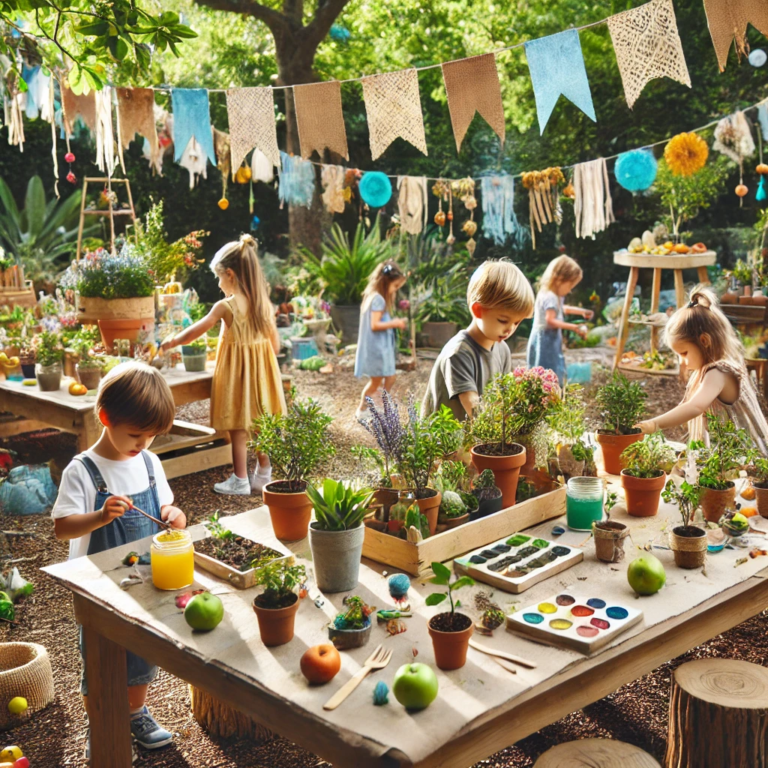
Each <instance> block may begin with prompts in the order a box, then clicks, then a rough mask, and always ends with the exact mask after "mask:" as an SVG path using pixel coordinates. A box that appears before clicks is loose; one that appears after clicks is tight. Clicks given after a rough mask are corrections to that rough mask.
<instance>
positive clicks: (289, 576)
mask: <svg viewBox="0 0 768 768" xmlns="http://www.w3.org/2000/svg"><path fill="white" fill-rule="evenodd" d="M306 578H307V573H306V569H305V568H304V566H303V565H290V564H289V563H288V562H286V561H285V560H272V561H270V562H268V563H264V564H263V565H261V566H259V567H258V568H257V569H256V573H255V583H256V586H260V587H263V588H264V591H263V592H262V593H261V594H260V595H257V596H256V597H255V598H254V600H253V610H254V612H255V613H256V618H257V619H258V622H259V633H260V634H261V641H262V642H263V643H264V645H267V646H274V645H285V643H288V642H290V641H291V640H293V627H294V622H295V620H296V611H298V610H299V596H298V594H297V590H298V589H299V588H300V587H301V585H302V584H304V582H305V581H306Z"/></svg>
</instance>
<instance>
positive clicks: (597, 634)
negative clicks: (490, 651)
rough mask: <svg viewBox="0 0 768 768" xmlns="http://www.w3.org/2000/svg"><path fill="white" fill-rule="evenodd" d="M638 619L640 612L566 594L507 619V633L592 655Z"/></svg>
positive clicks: (611, 602) (554, 596)
mask: <svg viewBox="0 0 768 768" xmlns="http://www.w3.org/2000/svg"><path fill="white" fill-rule="evenodd" d="M642 618H643V612H642V611H638V610H637V609H636V608H630V607H628V606H626V605H620V604H619V603H616V602H613V601H610V600H608V601H607V600H603V599H602V598H601V597H579V596H578V595H576V594H574V593H571V592H567V591H566V592H561V593H559V594H557V595H553V596H552V597H549V598H547V599H546V600H542V601H541V602H539V603H536V604H535V605H530V606H528V607H527V608H523V609H522V610H520V611H516V612H515V613H513V614H512V615H511V616H507V629H509V630H511V631H512V632H518V633H520V634H523V635H525V636H526V637H528V638H530V639H531V640H537V641H539V642H542V643H548V644H550V645H562V646H565V647H567V648H572V649H573V650H575V651H580V652H581V653H592V652H593V651H596V650H598V649H599V648H602V647H603V646H604V645H606V644H607V643H609V642H611V640H613V638H614V637H616V635H619V634H621V633H622V632H624V631H625V630H626V629H629V627H631V626H633V625H634V624H637V622H638V621H640V620H641V619H642Z"/></svg>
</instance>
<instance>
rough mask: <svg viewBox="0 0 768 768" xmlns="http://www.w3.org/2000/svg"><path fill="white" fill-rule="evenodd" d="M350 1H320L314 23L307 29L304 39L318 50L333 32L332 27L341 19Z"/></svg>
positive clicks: (308, 25)
mask: <svg viewBox="0 0 768 768" xmlns="http://www.w3.org/2000/svg"><path fill="white" fill-rule="evenodd" d="M348 3H349V0H318V5H317V10H316V11H315V16H314V18H313V19H312V21H311V22H310V23H309V24H307V26H306V27H305V30H306V32H305V35H304V39H305V40H306V42H307V43H308V44H309V45H312V46H314V47H315V48H317V46H318V45H320V43H321V42H322V41H323V40H324V39H325V37H326V35H327V34H328V33H329V32H330V31H331V26H332V25H333V22H334V21H336V19H338V18H339V16H340V15H341V12H342V11H343V10H344V6H345V5H347V4H348Z"/></svg>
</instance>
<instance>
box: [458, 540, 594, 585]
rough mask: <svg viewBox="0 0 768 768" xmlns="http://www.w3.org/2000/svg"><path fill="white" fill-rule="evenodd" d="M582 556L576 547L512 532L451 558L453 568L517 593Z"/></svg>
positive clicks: (568, 565) (580, 558)
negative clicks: (493, 541)
mask: <svg viewBox="0 0 768 768" xmlns="http://www.w3.org/2000/svg"><path fill="white" fill-rule="evenodd" d="M583 559H584V553H583V552H582V551H581V550H580V549H579V548H578V547H571V546H565V545H562V544H557V543H555V542H552V541H547V539H540V538H537V537H535V536H531V535H528V534H525V533H516V534H514V535H513V536H507V537H505V538H503V539H500V540H499V541H497V542H495V543H493V544H488V545H486V546H484V547H481V548H480V549H476V550H475V551H474V552H469V553H468V554H466V555H462V557H457V558H455V559H454V561H453V567H454V570H455V571H456V572H457V573H459V574H466V575H468V576H471V577H472V578H473V579H476V580H477V581H482V582H484V583H486V584H490V585H491V586H494V587H498V588H499V589H503V590H504V591H505V592H512V593H514V594H519V593H520V592H525V590H526V589H530V588H531V587H532V586H533V585H534V584H538V583H539V582H540V581H544V579H548V578H549V577H550V576H554V575H555V574H557V573H561V572H562V571H564V570H566V569H567V568H570V567H571V566H573V565H576V563H580V562H581V561H582V560H583Z"/></svg>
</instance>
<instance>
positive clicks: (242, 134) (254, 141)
mask: <svg viewBox="0 0 768 768" xmlns="http://www.w3.org/2000/svg"><path fill="white" fill-rule="evenodd" d="M227 116H228V117H229V137H230V142H231V144H232V174H233V178H234V174H235V173H237V169H238V168H239V167H240V166H241V165H242V164H243V160H244V159H245V156H246V155H247V154H248V153H249V152H250V151H251V150H252V149H254V148H256V149H259V150H261V152H262V153H263V154H264V155H266V157H267V158H269V160H270V161H271V162H272V165H273V166H279V165H280V150H279V149H278V148H277V127H276V125H275V101H274V98H273V95H272V89H271V88H230V89H229V90H228V91H227Z"/></svg>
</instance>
